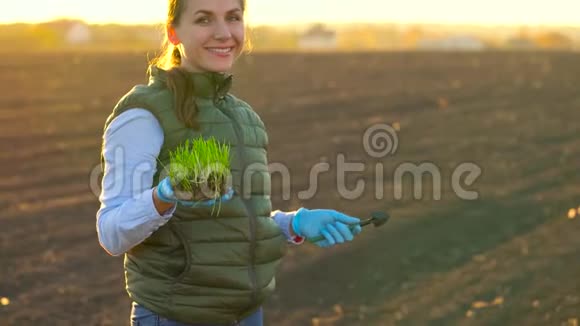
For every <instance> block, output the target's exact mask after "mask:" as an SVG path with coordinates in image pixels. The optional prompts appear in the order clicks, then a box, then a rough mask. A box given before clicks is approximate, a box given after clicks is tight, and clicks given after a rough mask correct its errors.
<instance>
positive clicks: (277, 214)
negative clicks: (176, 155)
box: [97, 108, 304, 256]
mask: <svg viewBox="0 0 580 326" xmlns="http://www.w3.org/2000/svg"><path fill="white" fill-rule="evenodd" d="M163 137H164V136H163V129H162V128H161V125H160V124H159V121H157V118H155V116H154V115H153V114H152V113H151V112H149V111H148V110H145V109H141V108H134V109H129V110H127V111H125V112H123V113H122V114H120V115H119V116H117V117H116V118H115V119H114V120H113V121H112V122H111V123H110V124H109V126H108V127H107V129H106V130H105V132H104V135H103V153H104V159H105V163H106V164H105V171H104V175H103V181H102V189H101V194H100V195H99V201H100V202H101V207H100V209H99V211H98V212H97V233H98V238H99V243H100V244H101V246H102V247H103V249H105V250H106V251H107V252H108V253H109V254H111V255H113V256H118V255H121V254H124V253H125V252H127V251H128V250H129V249H131V248H133V247H134V246H136V245H138V244H139V243H141V242H142V241H143V240H145V239H146V238H148V237H149V236H150V235H151V234H152V233H153V232H155V231H156V230H157V229H158V228H159V227H161V226H163V225H164V224H165V223H167V221H169V219H170V218H171V217H172V216H173V213H174V212H175V209H176V206H175V205H174V206H173V207H172V208H170V209H169V210H167V211H165V212H161V213H160V212H158V211H157V209H156V208H155V205H154V203H153V188H152V186H153V176H154V174H155V168H156V161H157V157H158V156H159V152H160V151H161V146H162V145H163V140H164V139H163ZM295 212H296V211H292V212H282V211H279V210H276V211H273V212H272V217H273V218H274V220H275V222H276V223H277V224H278V225H279V226H280V228H281V230H282V232H283V233H284V235H285V236H286V238H287V240H288V242H289V243H293V244H302V243H303V242H304V239H301V238H299V237H296V238H293V237H292V236H291V235H290V229H289V228H290V227H291V226H290V221H291V219H292V217H293V216H294V213H295Z"/></svg>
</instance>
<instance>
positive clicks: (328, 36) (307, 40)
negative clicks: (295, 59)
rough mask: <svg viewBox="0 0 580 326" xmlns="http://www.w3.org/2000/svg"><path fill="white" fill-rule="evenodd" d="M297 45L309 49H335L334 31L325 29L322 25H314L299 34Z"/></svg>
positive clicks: (336, 44) (335, 37) (336, 42)
mask: <svg viewBox="0 0 580 326" xmlns="http://www.w3.org/2000/svg"><path fill="white" fill-rule="evenodd" d="M298 46H299V47H300V48H301V49H310V50H325V49H336V48H337V46H338V41H337V36H336V32H335V31H332V30H328V29H326V28H325V27H324V25H320V24H319V25H314V26H313V27H312V28H310V29H309V30H308V31H306V33H304V34H303V35H301V36H300V39H299V41H298Z"/></svg>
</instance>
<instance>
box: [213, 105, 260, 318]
mask: <svg viewBox="0 0 580 326" xmlns="http://www.w3.org/2000/svg"><path fill="white" fill-rule="evenodd" d="M222 101H223V100H222ZM215 106H216V107H217V108H218V109H219V110H220V111H221V112H222V113H223V114H224V115H226V116H227V117H228V118H230V120H231V121H232V124H233V125H234V131H235V133H236V136H237V137H238V143H237V151H238V155H239V157H240V161H241V162H242V167H243V168H244V169H245V168H246V167H247V165H246V161H245V156H244V151H243V148H242V147H243V145H244V143H243V133H242V130H241V129H242V127H241V126H240V125H239V124H238V122H237V121H236V120H235V119H234V118H232V116H231V115H229V114H228V113H227V112H225V110H223V109H221V108H220V107H219V104H218V103H215ZM240 187H241V189H242V194H241V199H242V203H243V204H244V207H245V209H246V212H247V213H248V216H249V217H250V266H249V274H250V282H251V283H252V307H253V306H254V305H255V304H256V302H257V299H258V298H257V287H258V286H257V280H256V270H255V262H256V234H255V232H256V219H257V215H256V212H255V211H254V208H253V207H252V205H251V204H250V203H249V202H248V199H247V198H244V189H245V187H244V171H243V170H242V180H241V183H240Z"/></svg>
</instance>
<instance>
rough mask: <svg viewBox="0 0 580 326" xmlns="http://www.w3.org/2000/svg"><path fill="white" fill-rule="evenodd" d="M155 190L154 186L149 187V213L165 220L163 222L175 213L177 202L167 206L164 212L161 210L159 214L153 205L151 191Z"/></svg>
mask: <svg viewBox="0 0 580 326" xmlns="http://www.w3.org/2000/svg"><path fill="white" fill-rule="evenodd" d="M154 190H155V188H152V189H151V201H150V205H151V207H150V210H151V213H152V214H151V215H152V216H155V217H157V218H161V219H163V220H165V222H167V221H168V220H169V219H170V218H171V217H172V216H173V213H175V210H176V209H177V204H174V205H173V206H172V207H171V208H169V209H168V210H166V211H165V212H162V213H161V214H159V211H157V207H155V200H154V199H153V191H154Z"/></svg>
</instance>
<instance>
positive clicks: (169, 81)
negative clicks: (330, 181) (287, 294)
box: [97, 0, 361, 326]
mask: <svg viewBox="0 0 580 326" xmlns="http://www.w3.org/2000/svg"><path fill="white" fill-rule="evenodd" d="M244 11H245V1H242V0H169V11H168V20H167V23H166V40H165V42H164V52H163V53H162V55H161V56H160V57H158V58H157V59H155V60H154V61H153V62H152V63H151V65H150V69H149V74H150V79H149V84H148V85H137V86H135V87H134V88H133V89H132V90H131V91H130V92H129V93H127V94H126V95H125V96H124V97H123V98H122V99H121V100H120V101H119V103H118V104H117V105H116V107H115V108H114V110H113V113H111V115H110V116H109V118H108V119H107V121H106V123H105V129H104V135H103V148H102V153H101V154H102V167H103V172H104V176H103V190H102V192H101V195H100V197H99V200H100V201H101V208H100V209H99V211H98V213H97V231H98V235H99V242H100V243H101V246H102V247H103V248H104V249H105V250H106V251H107V252H108V253H109V254H111V255H115V256H117V255H121V254H124V255H125V260H124V269H125V277H126V289H127V292H128V294H129V296H130V297H131V299H132V300H133V305H132V312H131V323H132V325H247V326H250V325H251V326H254V325H262V308H261V305H262V304H263V303H264V301H265V300H266V299H267V298H268V297H269V296H270V295H271V294H272V292H273V291H274V288H275V278H274V275H275V272H276V268H277V266H278V265H279V262H280V260H281V258H282V257H283V256H284V253H285V251H286V246H287V243H294V244H301V243H302V242H303V241H304V238H311V237H315V236H319V235H323V236H324V239H325V240H322V241H318V242H316V243H315V244H316V245H318V246H320V247H330V246H333V245H335V244H338V243H344V242H346V241H351V240H353V237H354V236H355V235H357V234H358V233H360V232H361V227H360V225H358V223H359V222H360V220H359V219H357V218H354V217H350V216H347V215H344V214H342V213H340V212H337V211H335V210H327V209H315V210H309V209H306V208H300V209H299V210H297V211H296V212H287V213H286V212H281V211H275V212H272V207H271V201H270V197H269V191H270V189H267V187H268V185H270V175H269V173H268V170H267V160H266V148H267V145H268V144H267V140H268V137H267V134H266V129H265V127H264V124H263V122H262V121H261V120H260V118H259V116H258V115H257V114H256V113H255V112H254V111H253V110H252V109H251V107H250V106H249V105H248V104H247V103H245V102H243V101H241V100H239V99H237V98H236V97H235V96H233V95H232V94H229V93H228V91H229V89H230V87H231V83H232V76H231V75H230V74H228V73H227V72H228V71H230V69H231V67H232V65H233V63H234V61H235V59H236V58H237V57H238V56H239V55H240V53H241V52H242V49H243V47H244V44H245V27H244V22H243V17H244ZM211 136H213V137H215V138H216V139H218V140H219V141H221V142H225V143H228V144H229V145H231V148H232V154H233V155H232V156H231V173H232V181H233V182H232V185H233V189H231V190H230V191H229V192H228V193H227V194H225V195H224V196H223V197H222V198H220V199H219V201H220V203H219V205H220V210H219V214H218V215H217V216H216V215H215V214H213V215H212V207H211V206H212V205H214V204H216V203H215V202H214V201H205V202H184V201H179V200H178V199H177V198H176V197H175V195H174V193H173V189H172V187H171V184H170V183H169V179H168V178H167V177H165V178H164V177H163V172H164V171H162V169H161V167H162V166H166V165H167V164H168V162H169V152H170V151H171V150H173V149H175V148H176V147H177V146H178V145H180V144H182V143H183V142H184V141H185V140H187V139H193V138H196V137H203V138H207V137H211ZM157 162H161V163H163V164H159V165H157ZM256 163H258V164H256ZM250 165H252V168H253V170H252V171H251V172H252V177H251V178H250V179H249V180H246V178H245V177H243V175H244V171H245V170H246V169H247V168H248V167H249V166H250ZM248 181H251V184H249V185H248V184H246V183H247V182H248ZM349 225H350V227H349Z"/></svg>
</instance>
